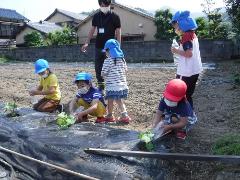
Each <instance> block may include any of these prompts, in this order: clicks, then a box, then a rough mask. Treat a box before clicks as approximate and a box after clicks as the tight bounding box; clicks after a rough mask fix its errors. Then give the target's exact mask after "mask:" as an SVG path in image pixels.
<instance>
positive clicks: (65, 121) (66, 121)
mask: <svg viewBox="0 0 240 180" xmlns="http://www.w3.org/2000/svg"><path fill="white" fill-rule="evenodd" d="M75 122H76V119H75V118H74V117H73V116H72V115H67V114H66V113H65V112H61V113H60V114H58V115H57V125H58V126H59V127H60V128H61V129H66V128H68V127H70V126H71V125H72V124H74V123H75Z"/></svg>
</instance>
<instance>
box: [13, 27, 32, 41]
mask: <svg viewBox="0 0 240 180" xmlns="http://www.w3.org/2000/svg"><path fill="white" fill-rule="evenodd" d="M33 31H36V30H34V29H32V28H29V27H25V28H24V30H22V31H21V32H20V33H18V34H17V36H16V44H17V45H20V44H24V36H25V35H27V34H29V33H32V32H33Z"/></svg>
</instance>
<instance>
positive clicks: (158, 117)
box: [153, 110, 163, 128]
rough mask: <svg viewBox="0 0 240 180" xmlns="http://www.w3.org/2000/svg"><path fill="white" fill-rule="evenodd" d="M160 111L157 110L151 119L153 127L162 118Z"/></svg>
mask: <svg viewBox="0 0 240 180" xmlns="http://www.w3.org/2000/svg"><path fill="white" fill-rule="evenodd" d="M162 114H163V113H162V111H160V110H157V112H156V114H155V117H154V119H153V128H155V127H156V126H157V124H158V123H159V122H160V121H161V120H162Z"/></svg>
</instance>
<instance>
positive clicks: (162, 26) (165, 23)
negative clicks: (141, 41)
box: [155, 9, 176, 40]
mask: <svg viewBox="0 0 240 180" xmlns="http://www.w3.org/2000/svg"><path fill="white" fill-rule="evenodd" d="M171 19H172V13H171V11H170V9H166V10H158V11H156V14H155V26H156V27H157V32H156V34H155V38H157V39H160V40H170V39H173V38H174V37H175V36H176V34H175V32H174V30H173V27H172V25H171V24H170V23H169V22H170V21H171Z"/></svg>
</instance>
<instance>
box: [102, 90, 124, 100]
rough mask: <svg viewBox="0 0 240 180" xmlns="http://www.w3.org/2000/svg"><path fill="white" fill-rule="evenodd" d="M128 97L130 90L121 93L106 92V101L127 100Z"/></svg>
mask: <svg viewBox="0 0 240 180" xmlns="http://www.w3.org/2000/svg"><path fill="white" fill-rule="evenodd" d="M127 97H128V89H124V90H120V91H108V90H106V96H105V99H114V100H118V99H126V98H127Z"/></svg>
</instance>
